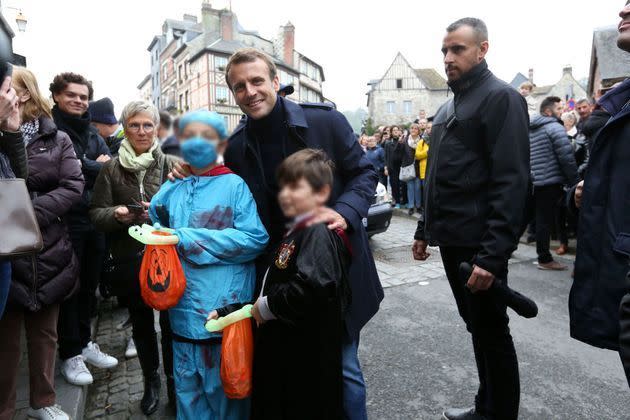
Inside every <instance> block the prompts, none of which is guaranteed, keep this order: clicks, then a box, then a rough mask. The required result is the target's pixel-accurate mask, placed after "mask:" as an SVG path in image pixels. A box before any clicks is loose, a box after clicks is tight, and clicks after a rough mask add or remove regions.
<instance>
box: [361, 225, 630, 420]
mask: <svg viewBox="0 0 630 420" xmlns="http://www.w3.org/2000/svg"><path fill="white" fill-rule="evenodd" d="M414 229H415V221H413V220H410V219H407V218H402V217H394V219H393V220H392V226H391V228H390V230H389V231H388V232H386V233H384V234H381V235H377V236H375V237H374V238H373V239H372V248H373V250H374V255H375V259H376V260H377V266H378V268H379V271H380V274H381V277H383V278H385V280H384V281H383V284H384V285H385V286H386V288H385V299H384V301H383V303H382V306H381V310H380V312H379V313H378V314H377V315H376V316H375V317H374V318H373V319H372V321H371V322H370V323H369V324H368V326H367V327H366V328H365V329H364V330H363V332H362V335H361V337H362V341H361V347H360V359H361V361H362V364H363V370H364V375H365V378H366V381H367V384H368V410H369V416H370V418H371V419H439V418H440V416H441V413H442V411H443V409H444V408H447V407H466V406H472V405H473V398H474V394H475V392H476V387H477V384H478V382H477V376H476V370H475V368H474V366H475V364H474V357H473V353H472V345H471V341H470V336H469V334H468V333H467V332H466V330H465V326H464V323H463V321H462V320H461V318H460V317H459V314H458V313H457V310H456V307H455V302H454V299H453V297H452V294H451V291H450V288H449V285H448V282H447V280H446V277H445V276H444V274H443V271H441V264H440V263H441V261H440V256H439V252H438V251H437V250H432V256H431V257H430V259H429V260H428V261H426V262H424V263H420V262H417V261H414V260H413V259H412V257H411V253H410V247H411V242H412V238H413V232H414ZM535 256H536V254H535V249H534V248H533V247H531V246H526V245H521V246H520V247H519V250H518V251H517V252H515V258H514V259H513V260H511V263H510V276H509V282H510V285H511V287H513V288H514V289H516V290H518V291H520V292H523V293H525V294H527V295H528V296H530V297H532V298H533V299H534V300H535V301H536V302H537V303H538V306H539V310H540V313H539V316H538V317H537V318H535V319H532V320H527V319H524V318H520V317H519V316H518V315H516V314H515V313H514V312H510V313H509V315H510V319H511V321H510V325H511V328H512V336H513V338H514V342H515V346H516V350H517V353H518V358H519V369H520V375H521V409H520V418H521V419H567V420H577V419H597V420H600V419H630V390H629V389H628V384H627V382H626V379H625V377H624V375H623V371H622V367H621V363H620V360H619V357H618V355H617V353H615V352H612V351H609V350H602V349H597V348H594V347H591V346H588V345H586V344H583V343H581V342H578V341H576V340H573V339H572V338H570V337H569V316H568V307H567V300H568V294H569V290H570V287H571V277H570V270H569V271H564V272H545V271H540V270H538V269H537V266H536V265H535V261H536V259H535ZM563 262H566V263H567V264H571V261H570V260H569V259H566V260H563ZM440 271H441V274H440Z"/></svg>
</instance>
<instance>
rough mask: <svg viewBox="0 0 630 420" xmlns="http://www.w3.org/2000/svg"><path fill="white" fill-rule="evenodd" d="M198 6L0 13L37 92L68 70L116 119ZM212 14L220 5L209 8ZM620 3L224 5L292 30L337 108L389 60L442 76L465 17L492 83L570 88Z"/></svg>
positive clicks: (189, 2)
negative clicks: (107, 103)
mask: <svg viewBox="0 0 630 420" xmlns="http://www.w3.org/2000/svg"><path fill="white" fill-rule="evenodd" d="M201 3H202V0H177V1H163V0H153V1H150V0H124V1H123V0H108V1H95V0H91V1H88V0H52V1H43V0H2V13H3V14H4V16H5V18H6V19H7V21H9V23H10V24H12V25H14V26H15V16H16V13H17V11H15V10H13V9H9V8H8V7H16V8H19V9H21V11H22V13H23V14H24V15H26V17H27V19H28V23H27V28H26V31H25V32H17V30H16V34H17V35H16V37H15V38H14V51H15V52H16V53H19V54H22V55H25V56H26V57H27V63H28V67H29V68H30V69H31V70H32V71H33V72H34V73H35V75H36V76H37V78H38V80H39V84H40V88H41V89H42V90H43V91H44V92H45V94H48V85H49V84H50V82H51V81H52V78H53V76H54V75H55V74H57V73H59V72H62V71H74V72H78V73H81V74H83V75H85V76H86V77H87V78H88V79H90V80H91V81H92V82H93V84H94V95H95V99H99V98H101V97H103V96H109V97H111V98H112V100H113V101H114V104H115V105H116V112H117V113H120V111H121V110H122V106H124V104H126V103H127V102H129V101H131V100H134V99H136V98H137V97H138V92H137V85H138V84H139V83H140V82H141V81H142V79H143V78H144V77H145V76H146V75H147V74H149V71H150V56H149V53H148V52H147V47H148V45H149V43H150V42H151V40H152V38H153V36H154V35H157V34H159V33H161V27H162V23H163V21H164V19H166V18H172V19H181V18H182V16H183V14H184V13H188V14H194V15H197V16H199V15H200V13H201ZM211 4H212V5H213V7H215V8H223V7H229V5H230V1H229V0H215V1H211ZM624 4H625V0H599V1H597V2H586V1H574V2H567V1H553V0H551V1H550V0H529V1H520V2H514V1H508V0H504V1H501V2H499V1H496V0H493V1H489V0H477V1H471V0H443V1H432V2H427V1H423V0H388V1H370V2H367V1H340V0H319V1H313V2H306V1H299V0H297V1H296V0H232V1H231V7H232V11H233V12H234V13H235V14H236V15H237V16H238V19H239V22H240V23H241V25H242V26H243V27H244V28H245V29H248V30H256V31H258V32H259V33H260V34H261V35H262V36H263V37H265V38H268V39H269V38H273V37H275V36H276V34H277V32H278V30H279V27H280V26H281V25H284V24H286V23H287V22H289V21H290V22H291V23H293V24H294V25H295V27H296V30H295V31H296V32H295V37H296V39H295V48H296V49H297V50H298V51H299V52H301V53H302V54H304V55H306V56H307V57H309V58H310V59H313V60H315V61H316V62H318V63H319V64H321V65H322V66H323V68H324V75H325V78H326V81H325V82H324V85H323V88H324V95H325V96H326V97H327V98H329V99H331V100H333V101H334V102H336V104H337V106H338V108H339V109H340V110H354V109H356V108H359V107H362V108H365V105H366V96H365V94H366V92H367V90H368V87H367V82H368V81H369V80H371V79H378V78H380V77H381V76H383V74H384V73H385V71H386V70H387V68H388V67H389V65H390V64H391V62H392V61H393V59H394V57H395V56H396V53H397V52H401V53H402V54H403V55H404V56H405V57H406V58H407V60H408V61H409V62H410V63H411V65H412V66H414V67H416V68H424V67H433V68H435V69H436V70H438V72H439V73H440V74H443V67H442V61H441V60H442V57H441V53H440V49H441V42H442V38H443V36H444V33H445V30H444V28H445V27H446V26H447V25H448V24H449V23H451V22H452V21H454V20H456V19H458V18H460V17H465V16H474V17H479V18H481V19H483V20H484V21H485V22H486V24H487V26H488V30H489V38H490V50H489V52H488V55H487V61H488V64H489V66H490V69H491V70H492V71H494V73H495V74H496V75H497V76H499V77H500V78H502V79H504V80H507V81H510V80H511V79H512V78H513V77H514V75H515V74H516V73H517V72H522V73H523V74H525V75H527V71H528V69H529V68H530V67H532V68H534V82H535V83H536V84H538V85H545V84H552V83H555V82H556V81H557V80H558V79H559V78H560V77H561V75H562V68H563V67H564V66H566V65H567V64H570V65H572V66H573V74H574V76H575V77H576V78H577V79H581V78H582V77H587V76H588V69H589V64H590V56H591V45H592V36H593V35H592V33H593V29H594V28H597V27H601V26H608V25H616V24H617V23H618V22H619V17H618V16H617V13H618V11H619V10H620V9H621V8H622V7H623V5H624Z"/></svg>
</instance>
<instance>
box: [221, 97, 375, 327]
mask: <svg viewBox="0 0 630 420" xmlns="http://www.w3.org/2000/svg"><path fill="white" fill-rule="evenodd" d="M278 100H280V101H283V106H284V110H285V117H286V123H287V124H286V127H287V131H288V133H287V134H288V142H289V145H288V147H287V150H288V151H290V152H295V151H297V150H300V149H303V148H307V147H309V148H314V149H322V150H324V151H325V152H326V154H327V155H328V157H329V158H330V159H331V160H332V161H333V162H334V164H335V179H334V185H333V189H332V194H331V198H330V202H329V206H330V207H331V208H333V209H334V210H335V211H337V212H338V213H339V214H341V215H342V216H343V217H344V218H345V219H346V221H347V222H348V226H349V230H348V236H349V239H350V243H351V245H352V263H351V265H350V287H351V290H352V302H351V304H350V307H349V308H348V312H347V315H346V320H345V321H346V328H347V330H348V333H349V334H350V335H351V337H356V336H358V333H359V331H360V330H361V328H362V327H363V326H364V325H365V324H366V323H367V322H368V321H369V320H370V318H372V316H373V315H374V314H375V313H376V312H377V311H378V308H379V304H380V302H381V300H382V299H383V288H382V287H381V282H380V280H379V278H378V274H377V272H376V266H375V264H374V258H373V257H372V252H371V250H370V246H369V244H368V237H367V233H366V231H365V227H364V224H363V221H364V219H365V218H367V214H368V209H369V208H370V205H371V204H372V202H373V199H374V194H375V191H376V184H377V182H378V175H377V173H376V172H375V171H374V168H373V166H372V164H371V163H370V161H369V160H368V159H367V157H366V156H365V153H364V152H363V149H361V146H360V145H359V143H358V142H357V141H356V137H355V136H354V133H353V131H352V128H351V127H350V124H348V121H347V120H346V118H345V117H344V116H343V115H342V114H341V113H339V112H337V111H336V110H334V109H332V107H330V106H327V105H325V104H299V105H298V104H296V103H294V102H291V101H289V100H286V99H284V98H278ZM225 164H226V165H227V166H228V167H229V168H230V169H231V170H232V171H234V172H235V173H236V174H238V175H240V176H241V177H242V178H243V179H244V180H245V182H246V183H247V185H248V186H249V189H250V190H251V192H252V194H253V195H254V199H255V200H256V205H257V206H258V213H259V215H260V218H261V220H262V222H263V224H264V225H265V228H266V229H267V231H268V232H270V235H271V239H270V241H269V247H268V250H273V249H274V247H275V246H276V245H277V244H278V242H279V241H280V240H281V239H282V238H281V237H277V234H274V232H277V231H278V229H277V227H274V226H270V224H271V223H270V221H271V220H272V219H273V218H274V217H272V216H271V214H270V211H271V209H272V208H274V207H275V206H270V203H269V194H268V191H267V188H268V186H267V181H266V180H265V177H271V176H275V174H264V171H263V167H262V163H261V161H260V157H259V154H258V147H257V144H256V140H255V139H254V135H253V133H251V130H250V128H249V125H248V123H247V117H245V118H243V120H242V121H241V124H239V126H238V127H237V128H236V129H235V130H234V132H233V133H232V136H231V137H230V139H229V143H228V149H227V151H226V153H225ZM275 208H277V207H275ZM275 219H277V217H275ZM263 266H264V265H262V264H261V265H260V266H259V267H260V268H262V267H263ZM265 268H266V267H265ZM259 271H260V270H259ZM259 274H260V273H259ZM260 277H261V276H259V278H260ZM258 286H259V287H260V285H258Z"/></svg>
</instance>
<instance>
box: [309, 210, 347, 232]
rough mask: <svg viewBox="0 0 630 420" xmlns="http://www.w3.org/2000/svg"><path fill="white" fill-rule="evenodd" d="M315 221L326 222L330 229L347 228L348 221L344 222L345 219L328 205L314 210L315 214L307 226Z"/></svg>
mask: <svg viewBox="0 0 630 420" xmlns="http://www.w3.org/2000/svg"><path fill="white" fill-rule="evenodd" d="M316 223H326V224H327V225H328V229H330V230H335V229H342V230H348V223H347V222H346V219H344V217H343V216H342V215H340V214H339V213H337V212H336V211H334V210H333V209H331V208H329V207H320V208H318V209H317V210H315V216H314V217H313V218H312V219H311V221H310V222H309V226H311V225H314V224H316Z"/></svg>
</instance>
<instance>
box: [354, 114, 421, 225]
mask: <svg viewBox="0 0 630 420" xmlns="http://www.w3.org/2000/svg"><path fill="white" fill-rule="evenodd" d="M430 120H431V118H427V117H426V112H424V111H420V113H419V118H418V119H417V120H416V121H415V122H413V123H411V124H409V128H408V129H407V128H401V127H399V126H397V125H392V126H381V127H378V128H377V129H376V131H375V132H374V133H373V134H372V135H367V134H363V135H361V136H360V137H359V144H360V145H361V147H362V148H363V150H364V151H365V153H366V155H367V157H368V159H369V160H370V162H371V163H372V165H373V166H374V168H376V171H377V172H378V179H379V182H380V183H381V184H383V186H384V187H386V188H388V189H389V191H391V195H392V205H393V206H394V207H396V208H407V209H408V213H409V215H413V214H414V213H418V214H421V213H422V194H423V185H424V179H425V176H426V169H427V157H428V152H429V143H430V139H431V129H432V126H433V123H432V122H431V121H430Z"/></svg>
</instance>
